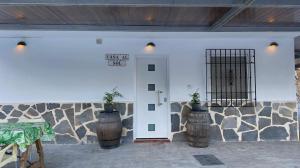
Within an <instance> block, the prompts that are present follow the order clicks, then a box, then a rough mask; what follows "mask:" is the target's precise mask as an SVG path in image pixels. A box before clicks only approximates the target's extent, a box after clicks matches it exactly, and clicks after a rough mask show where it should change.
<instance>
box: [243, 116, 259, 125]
mask: <svg viewBox="0 0 300 168" xmlns="http://www.w3.org/2000/svg"><path fill="white" fill-rule="evenodd" d="M242 120H243V121H245V122H246V123H249V124H252V125H255V126H256V125H257V124H256V115H254V116H242Z"/></svg>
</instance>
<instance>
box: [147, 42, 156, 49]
mask: <svg viewBox="0 0 300 168" xmlns="http://www.w3.org/2000/svg"><path fill="white" fill-rule="evenodd" d="M146 47H151V48H154V47H155V44H154V43H153V42H149V43H147V45H146Z"/></svg>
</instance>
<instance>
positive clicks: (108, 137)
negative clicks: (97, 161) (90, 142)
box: [97, 111, 122, 149]
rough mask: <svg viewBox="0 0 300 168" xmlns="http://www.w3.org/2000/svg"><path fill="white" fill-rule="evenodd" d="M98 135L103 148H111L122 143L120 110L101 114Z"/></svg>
mask: <svg viewBox="0 0 300 168" xmlns="http://www.w3.org/2000/svg"><path fill="white" fill-rule="evenodd" d="M98 119H99V122H98V125H97V137H98V141H99V144H100V146H101V147H102V148H105V149H111V148H115V147H118V146H119V145H120V139H121V135H122V122H121V117H120V114H119V112H118V111H113V112H106V111H102V112H101V113H100V114H99V117H98Z"/></svg>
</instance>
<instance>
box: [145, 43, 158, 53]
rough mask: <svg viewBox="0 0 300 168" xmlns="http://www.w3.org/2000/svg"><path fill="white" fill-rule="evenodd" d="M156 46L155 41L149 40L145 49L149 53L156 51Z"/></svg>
mask: <svg viewBox="0 0 300 168" xmlns="http://www.w3.org/2000/svg"><path fill="white" fill-rule="evenodd" d="M155 46H156V45H155V44H154V43H153V42H149V43H147V45H146V47H145V51H146V52H147V53H152V52H153V51H154V49H155Z"/></svg>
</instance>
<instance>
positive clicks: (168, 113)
mask: <svg viewBox="0 0 300 168" xmlns="http://www.w3.org/2000/svg"><path fill="white" fill-rule="evenodd" d="M138 58H161V59H164V60H165V61H166V76H167V78H166V80H167V81H166V82H167V92H168V94H167V99H168V100H167V102H166V104H167V122H166V126H167V130H168V132H167V137H165V138H168V139H171V134H172V132H171V109H170V108H171V107H170V66H169V65H170V64H169V57H168V56H167V55H160V54H153V55H152V54H151V55H149V54H137V55H135V58H134V87H135V103H134V109H135V110H134V113H133V140H136V139H137V127H138V126H137V115H138V114H137V113H138V112H137V104H138V102H137V94H138V90H137V59H138Z"/></svg>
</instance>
